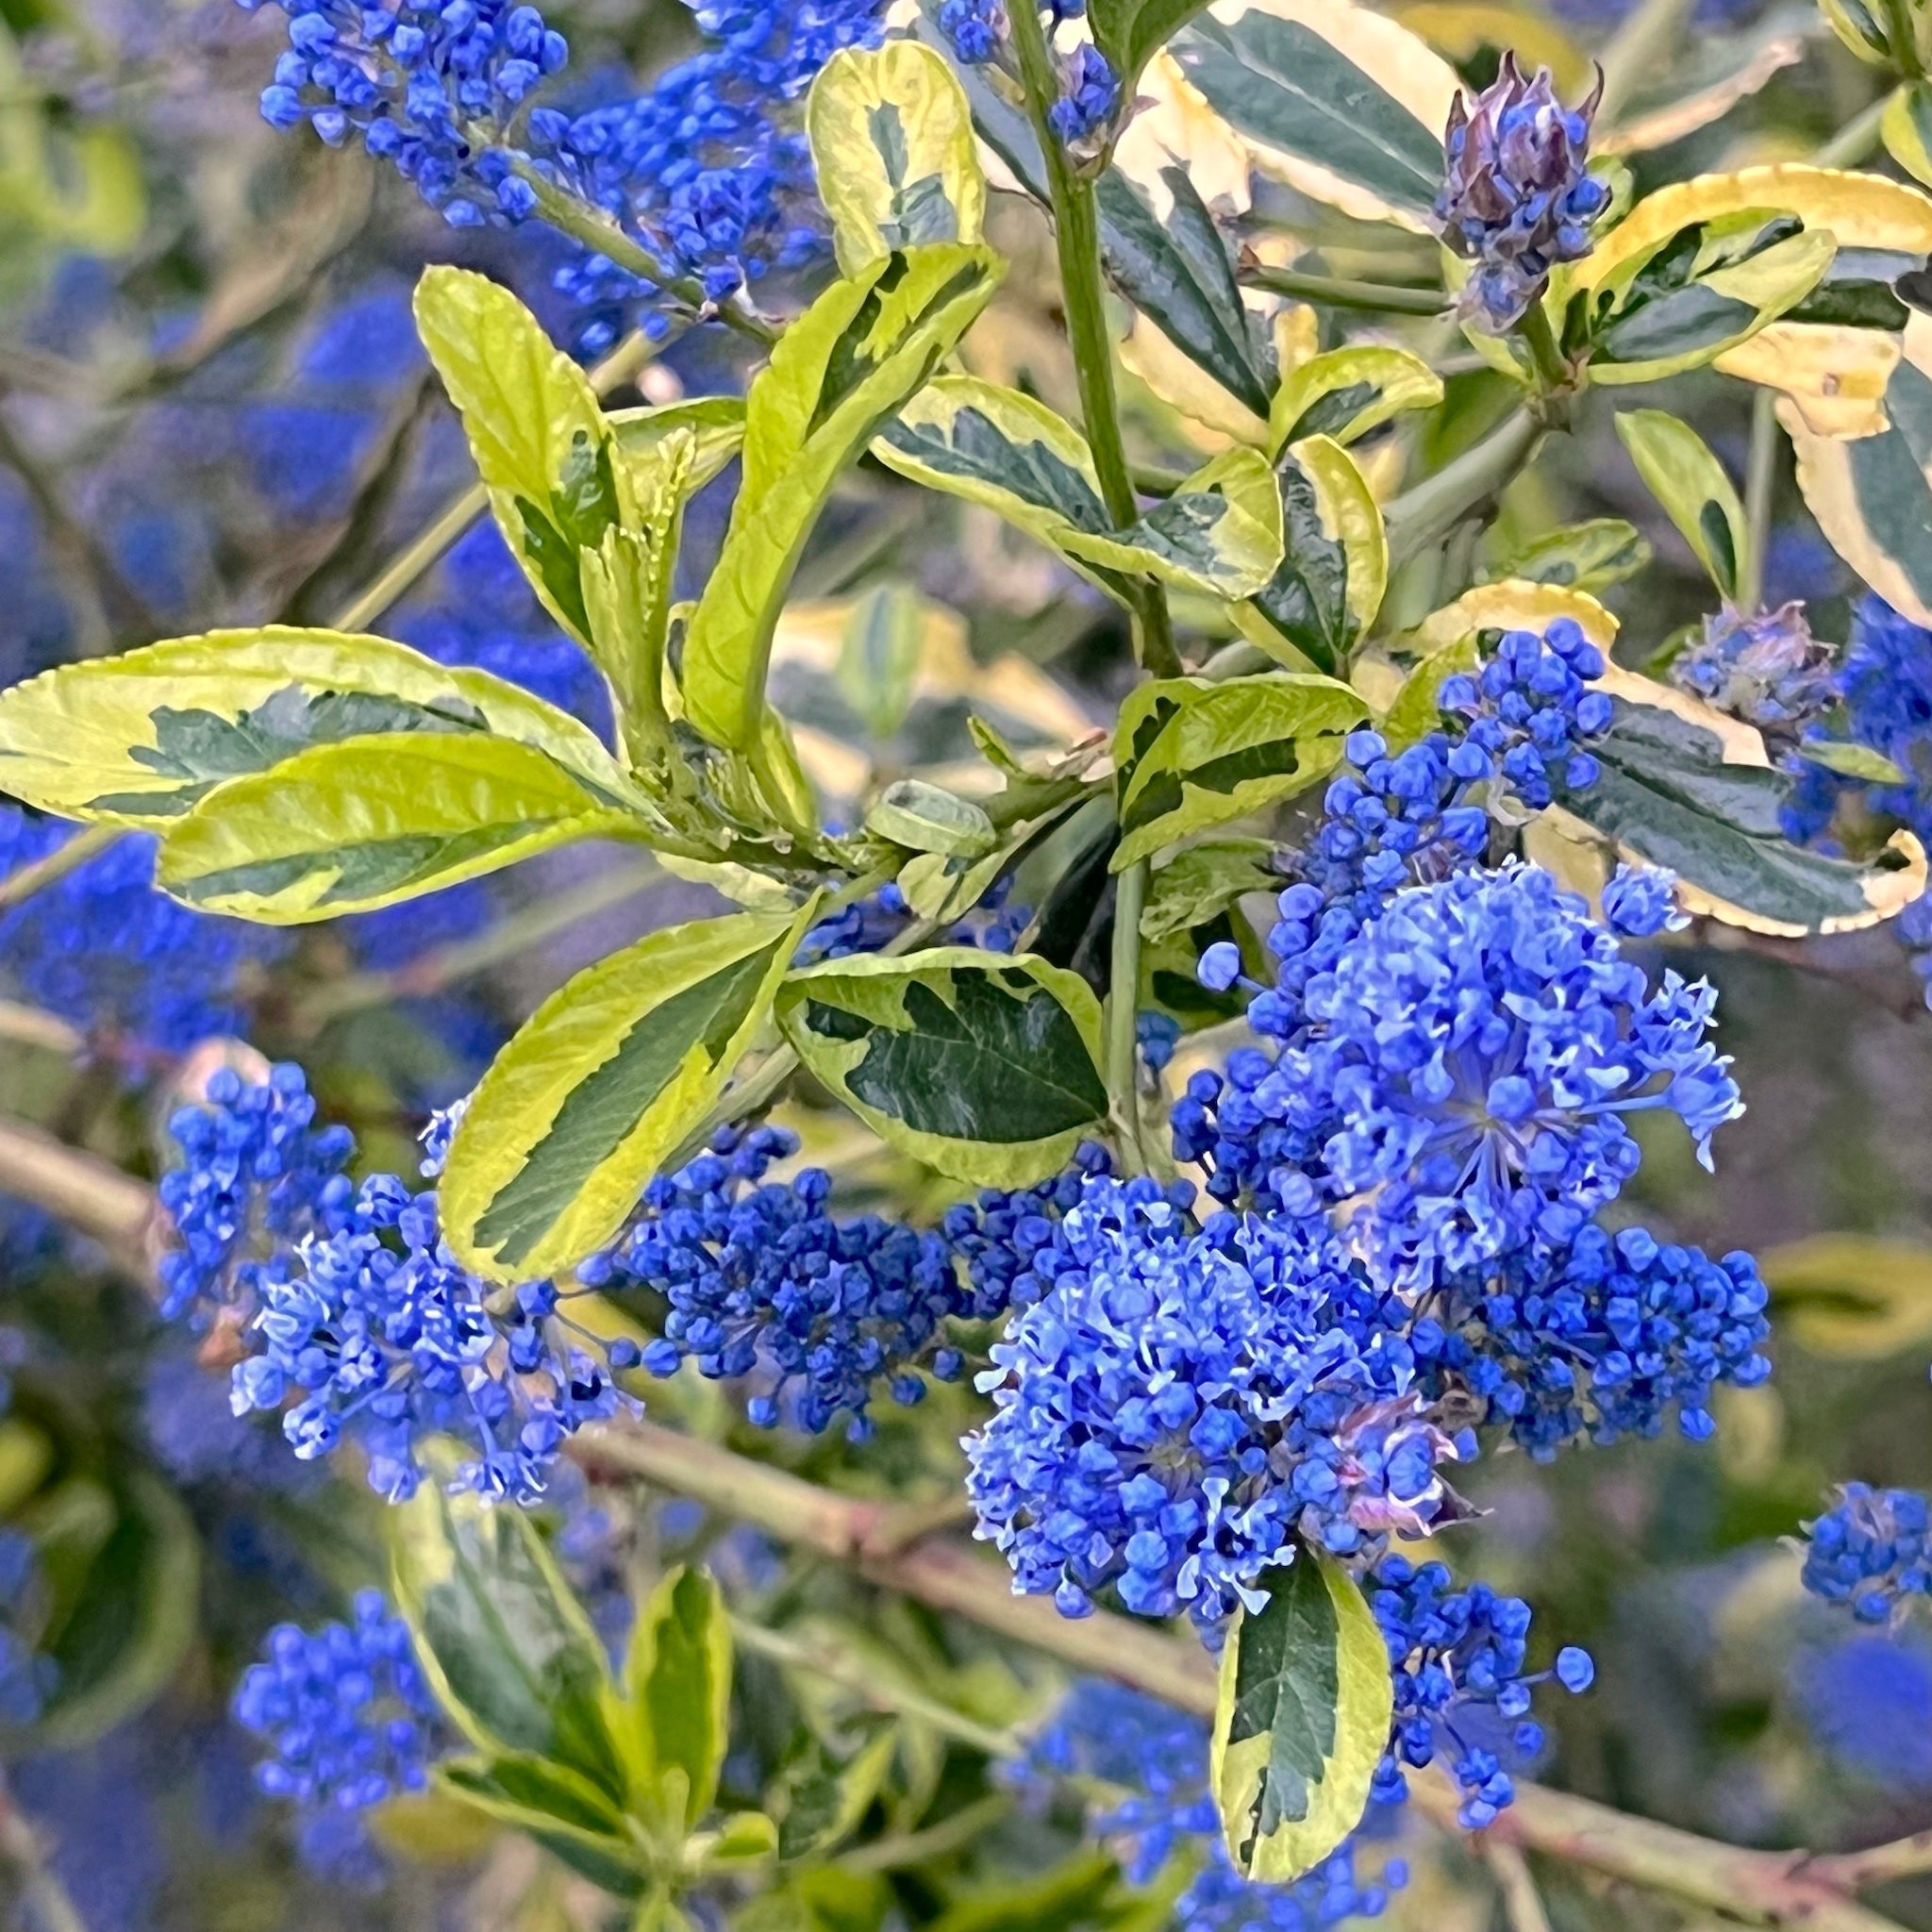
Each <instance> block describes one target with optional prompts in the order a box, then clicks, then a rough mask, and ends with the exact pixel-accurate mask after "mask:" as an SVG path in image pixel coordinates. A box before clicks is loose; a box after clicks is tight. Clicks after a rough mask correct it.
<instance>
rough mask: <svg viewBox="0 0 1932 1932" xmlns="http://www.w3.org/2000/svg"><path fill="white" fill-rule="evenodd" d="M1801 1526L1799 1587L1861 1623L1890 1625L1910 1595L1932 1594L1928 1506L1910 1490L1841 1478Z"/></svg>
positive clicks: (1930, 1512)
mask: <svg viewBox="0 0 1932 1932" xmlns="http://www.w3.org/2000/svg"><path fill="white" fill-rule="evenodd" d="M1837 1493H1838V1500H1837V1502H1836V1503H1834V1504H1833V1505H1832V1507H1830V1508H1829V1509H1827V1510H1826V1511H1825V1513H1824V1515H1823V1516H1821V1517H1819V1519H1818V1520H1817V1521H1816V1522H1815V1523H1808V1524H1806V1525H1805V1533H1806V1537H1807V1546H1806V1550H1805V1588H1806V1589H1807V1590H1808V1591H1811V1592H1812V1594H1813V1595H1815V1596H1821V1597H1823V1598H1824V1600H1825V1602H1827V1603H1834V1604H1845V1605H1848V1606H1849V1607H1850V1608H1851V1612H1852V1614H1853V1616H1855V1617H1857V1620H1858V1621H1859V1622H1860V1623H1861V1624H1884V1623H1889V1622H1890V1620H1891V1618H1892V1617H1893V1616H1894V1615H1895V1614H1896V1612H1897V1611H1898V1609H1899V1607H1900V1606H1901V1605H1902V1604H1903V1603H1904V1602H1905V1600H1906V1598H1907V1597H1908V1596H1932V1503H1928V1501H1927V1499H1926V1498H1925V1497H1924V1496H1923V1495H1921V1494H1920V1493H1919V1492H1918V1491H1916V1490H1874V1489H1872V1488H1869V1487H1868V1486H1867V1485H1866V1484H1864V1483H1845V1484H1843V1485H1841V1486H1840V1489H1839V1491H1838V1492H1837Z"/></svg>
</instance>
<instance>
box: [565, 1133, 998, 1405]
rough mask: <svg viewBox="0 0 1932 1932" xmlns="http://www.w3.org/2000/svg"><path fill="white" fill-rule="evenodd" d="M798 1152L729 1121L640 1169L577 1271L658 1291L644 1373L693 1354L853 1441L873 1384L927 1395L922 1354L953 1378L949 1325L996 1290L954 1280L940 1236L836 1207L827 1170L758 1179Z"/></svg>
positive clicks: (908, 1397) (783, 1139) (611, 1285)
mask: <svg viewBox="0 0 1932 1932" xmlns="http://www.w3.org/2000/svg"><path fill="white" fill-rule="evenodd" d="M797 1150H798V1141H797V1138H796V1136H794V1135H791V1134H789V1133H786V1132H783V1131H781V1130H780V1129H777V1128H774V1127H758V1128H755V1129H753V1130H752V1131H750V1132H748V1133H740V1132H738V1131H736V1130H733V1129H726V1130H725V1131H724V1132H723V1133H721V1134H719V1135H718V1136H716V1137H715V1138H714V1139H713V1141H712V1142H711V1151H710V1152H709V1153H708V1154H705V1155H701V1156H700V1157H699V1158H697V1159H696V1160H694V1161H692V1162H691V1164H690V1165H689V1166H688V1167H686V1168H684V1169H682V1170H681V1171H680V1172H679V1173H677V1174H660V1175H658V1176H657V1177H656V1178H655V1179H653V1180H652V1182H651V1183H650V1185H649V1187H647V1188H646V1189H645V1191H644V1196H643V1201H642V1203H641V1208H640V1210H639V1213H638V1216H637V1219H636V1221H635V1222H634V1223H633V1224H632V1225H631V1227H630V1229H629V1230H628V1232H627V1233H626V1235H625V1238H624V1239H623V1240H622V1241H620V1242H619V1244H618V1245H617V1246H616V1247H615V1248H614V1249H612V1250H611V1251H609V1252H608V1253H607V1254H604V1255H601V1256H596V1257H591V1259H590V1260H589V1261H586V1262H583V1263H581V1264H580V1265H579V1266H578V1268H577V1271H576V1274H577V1279H578V1280H579V1281H580V1282H581V1283H582V1284H583V1285H584V1286H585V1287H586V1288H590V1289H595V1290H600V1291H602V1290H611V1291H617V1292H619V1293H622V1292H624V1291H635V1290H638V1289H645V1290H649V1291H653V1292H655V1293H656V1294H658V1295H659V1296H661V1297H662V1298H663V1300H664V1301H665V1302H666V1303H667V1304H668V1308H669V1311H668V1313H667V1314H666V1316H665V1318H664V1332H663V1333H662V1335H661V1336H659V1337H658V1339H657V1340H656V1341H652V1342H651V1343H649V1345H648V1346H646V1347H645V1348H644V1349H643V1350H642V1352H641V1360H642V1363H643V1366H644V1367H645V1368H647V1369H649V1370H650V1371H651V1372H652V1373H653V1374H658V1375H670V1374H675V1373H676V1371H677V1369H678V1367H679V1365H680V1364H681V1363H682V1362H684V1361H686V1360H691V1361H694V1362H695V1363H696V1364H697V1366H698V1369H699V1371H700V1373H702V1374H706V1375H710V1376H724V1377H731V1378H734V1379H736V1378H749V1379H750V1380H751V1382H752V1383H753V1384H754V1385H755V1388H756V1390H757V1392H756V1393H754V1394H753V1396H752V1397H751V1400H750V1402H749V1405H748V1413H749V1415H750V1417H751V1420H752V1421H753V1422H754V1423H757V1424H760V1425H761V1426H765V1427H772V1426H774V1425H775V1424H778V1423H779V1422H780V1421H786V1422H790V1423H791V1424H794V1425H795V1426H796V1427H799V1428H802V1429H806V1430H809V1431H812V1432H814V1433H816V1432H818V1431H820V1430H823V1429H824V1428H826V1427H827V1426H828V1425H829V1424H830V1423H831V1422H832V1420H833V1418H834V1417H835V1416H837V1415H840V1414H843V1415H845V1416H846V1417H847V1418H848V1424H847V1434H848V1435H849V1436H851V1437H852V1438H853V1439H854V1440H863V1438H864V1437H865V1436H866V1435H867V1434H869V1433H870V1428H871V1422H870V1417H869V1414H868V1407H869V1404H870V1402H871V1399H872V1395H873V1391H874V1388H875V1387H876V1385H877V1384H878V1383H879V1382H881V1381H884V1382H885V1383H886V1385H887V1387H888V1389H889V1391H890V1392H891V1397H892V1399H893V1400H894V1401H895V1402H898V1403H901V1404H904V1405H907V1406H910V1405H912V1404H914V1403H917V1402H919V1401H920V1400H922V1399H923V1398H924V1394H925V1391H926V1384H925V1381H924V1375H923V1374H921V1373H920V1371H921V1370H922V1368H923V1369H924V1371H925V1373H927V1374H933V1375H936V1376H938V1377H939V1378H940V1379H941V1380H946V1381H950V1380H953V1379H955V1378H956V1377H957V1376H958V1374H960V1373H961V1370H962V1367H963V1360H962V1357H961V1356H960V1354H959V1352H958V1349H956V1348H953V1347H951V1346H949V1345H947V1343H946V1341H945V1339H944V1332H943V1331H944V1326H945V1324H946V1323H947V1321H948V1320H949V1319H951V1318H953V1317H956V1316H958V1317H968V1318H972V1317H984V1316H986V1315H989V1314H991V1313H995V1312H997V1307H998V1306H1003V1304H1000V1305H995V1304H992V1303H991V1302H990V1301H989V1300H988V1299H987V1298H986V1297H985V1296H984V1295H982V1294H980V1293H979V1292H977V1291H974V1290H973V1289H971V1288H969V1287H967V1286H965V1285H964V1284H962V1281H961V1278H960V1275H959V1272H958V1269H957V1268H956V1266H955V1265H954V1261H953V1257H952V1255H951V1253H950V1251H949V1250H948V1248H947V1245H946V1243H945V1241H943V1240H942V1239H941V1237H940V1236H939V1235H938V1234H936V1233H933V1232H930V1231H926V1232H920V1231H917V1230H915V1229H913V1228H910V1227H907V1226H905V1225H903V1224H899V1223H896V1222H890V1221H885V1220H882V1219H881V1218H880V1217H879V1216H877V1215H873V1214H868V1215H862V1216H858V1217H856V1218H854V1219H851V1220H841V1219H838V1218H836V1217H835V1216H834V1215H833V1214H832V1213H831V1212H830V1210H829V1205H828V1204H829V1201H830V1196H831V1191H832V1183H831V1177H830V1176H829V1175H828V1174H825V1173H824V1170H823V1169H819V1168H808V1169H807V1170H806V1171H805V1172H803V1173H802V1174H796V1175H794V1176H793V1177H792V1178H791V1180H789V1181H785V1182H776V1181H767V1180H766V1179H765V1175H766V1173H767V1171H768V1170H769V1169H770V1168H771V1166H772V1164H773V1163H774V1161H776V1160H781V1159H783V1158H787V1157H788V1156H790V1155H791V1154H794V1153H796V1152H797ZM629 1357H630V1350H629V1347H628V1345H623V1353H622V1359H623V1360H626V1361H627V1360H628V1359H629ZM612 1358H613V1360H617V1359H620V1352H619V1350H615V1349H614V1350H613V1352H612Z"/></svg>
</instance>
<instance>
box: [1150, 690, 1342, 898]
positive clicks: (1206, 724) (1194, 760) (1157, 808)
mask: <svg viewBox="0 0 1932 1932" xmlns="http://www.w3.org/2000/svg"><path fill="white" fill-rule="evenodd" d="M1368 714H1369V708H1368V705H1367V704H1366V703H1365V702H1364V700H1363V699H1362V697H1361V695H1360V693H1359V692H1357V691H1352V690H1351V689H1350V688H1349V687H1348V686H1347V685H1345V684H1341V683H1338V682H1337V681H1336V680H1335V679H1334V678H1332V677H1319V676H1314V675H1301V674H1295V673H1288V674H1283V673H1279V672H1276V673H1272V674H1270V675H1267V676H1262V677H1236V678H1229V679H1227V680H1225V681H1224V682H1222V683H1213V682H1210V681H1209V680H1208V679H1207V678H1204V677H1169V678H1162V679H1159V680H1158V681H1157V682H1155V683H1152V684H1143V685H1140V686H1138V687H1137V688H1136V689H1135V690H1134V691H1132V692H1131V693H1130V694H1129V696H1128V698H1127V701H1126V703H1125V704H1124V705H1123V706H1122V707H1121V714H1120V723H1119V724H1118V725H1117V726H1116V727H1115V737H1114V766H1115V771H1116V774H1117V775H1116V784H1117V788H1118V796H1119V800H1120V825H1121V842H1120V846H1119V848H1118V850H1117V851H1116V852H1115V853H1114V856H1113V861H1112V869H1113V870H1114V871H1115V872H1120V871H1123V870H1124V869H1125V868H1126V867H1127V866H1129V865H1132V864H1133V863H1134V862H1135V861H1136V860H1137V859H1141V858H1146V857H1148V856H1149V855H1150V854H1152V853H1154V852H1157V851H1158V850H1159V849H1160V847H1161V846H1163V845H1172V844H1174V842H1175V841H1177V840H1180V839H1183V838H1186V837H1187V836H1188V835H1189V834H1191V833H1193V832H1203V831H1207V830H1208V829H1209V828H1211V827H1212V826H1215V825H1222V824H1227V823H1228V821H1229V820H1231V819H1238V818H1244V817H1246V816H1247V814H1248V813H1250V812H1254V811H1259V810H1260V809H1261V808H1262V807H1264V806H1268V805H1274V804H1276V803H1278V802H1279V801H1280V800H1282V799H1284V798H1289V797H1292V796H1293V794H1294V793H1295V792H1297V791H1303V790H1305V789H1306V788H1307V786H1309V785H1312V784H1314V783H1315V781H1316V780H1317V779H1319V778H1323V777H1325V776H1326V775H1327V774H1328V773H1329V772H1331V771H1332V770H1333V769H1334V767H1335V765H1336V763H1337V761H1338V760H1339V759H1340V758H1341V741H1342V738H1343V737H1344V736H1345V735H1346V734H1347V733H1348V732H1349V731H1351V730H1353V729H1354V728H1355V726H1356V725H1357V724H1360V723H1361V722H1362V721H1363V720H1364V719H1365V718H1366V717H1367V716H1368Z"/></svg>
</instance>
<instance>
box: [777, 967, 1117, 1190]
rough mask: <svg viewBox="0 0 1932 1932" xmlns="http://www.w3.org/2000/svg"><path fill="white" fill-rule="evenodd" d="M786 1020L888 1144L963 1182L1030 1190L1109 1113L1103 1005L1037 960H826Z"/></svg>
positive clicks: (804, 1054)
mask: <svg viewBox="0 0 1932 1932" xmlns="http://www.w3.org/2000/svg"><path fill="white" fill-rule="evenodd" d="M778 1021H779V1024H780V1025H782V1026H783V1027H784V1029H785V1037H786V1038H787V1039H788V1040H789V1041H791V1044H792V1045H793V1046H794V1047H795V1048H796V1049H797V1051H798V1057H799V1058H800V1059H802V1060H803V1061H804V1062H805V1064H806V1066H807V1068H808V1069H809V1071H810V1072H811V1073H812V1074H815V1075H816V1076H817V1077H818V1078H819V1079H820V1080H822V1081H823V1082H824V1084H825V1085H826V1086H827V1087H829V1088H830V1089H831V1090H832V1091H833V1092H835V1093H836V1094H838V1096H839V1097H840V1099H841V1100H842V1101H843V1102H844V1103H845V1104H846V1105H847V1106H848V1107H849V1108H851V1109H852V1110H853V1112H855V1113H856V1114H858V1117H859V1119H860V1120H862V1121H864V1122H865V1123H866V1124H867V1125H868V1126H870V1127H872V1128H873V1130H874V1132H875V1133H877V1134H878V1135H879V1136H880V1138H881V1139H883V1140H885V1141H889V1142H890V1143H891V1145H892V1146H894V1147H897V1148H899V1149H900V1150H902V1151H903V1152H905V1153H908V1154H910V1155H912V1156H913V1157H914V1158H916V1159H920V1160H924V1162H926V1164H927V1165H928V1166H931V1167H934V1168H937V1169H938V1170H939V1172H940V1173H941V1174H947V1175H950V1176H951V1177H952V1178H953V1179H955V1180H962V1181H970V1182H972V1183H974V1185H976V1186H980V1187H1000V1188H1017V1187H1025V1186H1029V1185H1030V1184H1031V1183H1033V1182H1034V1181H1037V1180H1040V1179H1042V1178H1043V1177H1044V1176H1045V1175H1047V1174H1053V1173H1055V1172H1056V1171H1057V1170H1058V1168H1059V1167H1060V1166H1061V1165H1062V1164H1063V1163H1064V1162H1065V1160H1066V1158H1067V1157H1068V1156H1069V1155H1070V1154H1071V1153H1072V1152H1073V1150H1074V1147H1075V1146H1076V1145H1078V1143H1079V1141H1081V1140H1082V1139H1083V1138H1084V1137H1086V1136H1088V1135H1091V1134H1092V1133H1093V1132H1094V1131H1095V1130H1096V1129H1097V1128H1098V1127H1099V1125H1100V1124H1101V1122H1102V1121H1103V1120H1104V1119H1105V1118H1106V1115H1107V1107H1108V1096H1107V1083H1106V1081H1105V1080H1104V1079H1103V1078H1102V1077H1101V1074H1100V1058H1101V1051H1102V1049H1101V1020H1100V1005H1099V1002H1098V1001H1097V1000H1096V999H1095V998H1094V997H1093V993H1092V990H1091V988H1090V987H1089V986H1088V984H1087V982H1086V981H1085V980H1084V979H1082V978H1081V977H1080V975H1079V974H1077V973H1069V972H1066V971H1064V970H1062V969H1061V968H1059V967H1058V966H1051V965H1048V964H1047V962H1046V961H1045V960H1043V959H1035V958H1031V957H1029V956H1028V955H1026V954H1024V953H1023V954H1019V955H1016V956H1014V957H1011V958H1004V957H1001V956H998V955H993V954H988V953H984V952H981V951H979V950H977V949H976V948H974V947H972V946H941V947H936V948H934V949H933V950H932V951H929V952H924V953H919V954H915V955H912V956H910V957H908V958H903V959H891V958H877V957H873V958H858V957H855V958H847V959H831V960H827V961H826V962H825V963H824V965H822V966H814V967H810V968H808V969H807V970H806V971H804V972H802V973H794V974H792V975H791V977H790V978H789V979H788V980H787V981H786V982H785V984H784V986H783V987H782V988H781V989H780V990H779V993H778Z"/></svg>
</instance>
